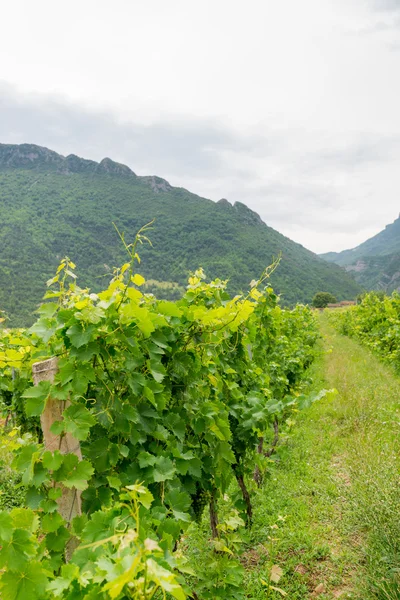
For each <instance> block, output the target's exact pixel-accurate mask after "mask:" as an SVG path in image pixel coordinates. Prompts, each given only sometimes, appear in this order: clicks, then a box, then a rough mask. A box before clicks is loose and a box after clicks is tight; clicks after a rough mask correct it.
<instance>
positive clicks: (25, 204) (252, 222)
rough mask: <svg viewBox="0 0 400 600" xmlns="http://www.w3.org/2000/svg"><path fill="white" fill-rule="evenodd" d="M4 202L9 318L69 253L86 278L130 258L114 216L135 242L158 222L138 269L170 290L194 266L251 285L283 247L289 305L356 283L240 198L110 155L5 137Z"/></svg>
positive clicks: (2, 294)
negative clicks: (93, 157) (217, 196)
mask: <svg viewBox="0 0 400 600" xmlns="http://www.w3.org/2000/svg"><path fill="white" fill-rule="evenodd" d="M0 208H1V222H0V308H2V309H3V310H6V312H7V313H8V314H9V315H10V316H11V323H13V324H22V323H23V324H25V323H28V322H30V321H31V320H32V311H33V310H34V308H35V306H36V305H37V303H38V302H39V301H40V299H41V297H42V295H43V292H44V289H45V281H46V280H47V279H48V278H49V277H51V276H52V274H53V273H54V271H55V268H56V267H57V264H58V262H59V260H60V259H61V258H62V257H63V256H64V255H68V256H69V257H70V258H71V259H72V260H74V262H76V263H77V265H78V269H77V273H78V276H79V283H80V284H81V285H85V286H90V287H92V288H93V289H96V288H99V287H100V286H101V285H102V284H103V282H102V277H103V276H105V275H108V276H109V274H110V272H111V271H112V268H113V267H114V266H116V265H119V264H121V263H122V262H124V261H125V256H124V252H123V250H122V247H121V243H120V241H119V239H118V236H117V234H116V232H115V229H114V227H113V225H112V222H115V223H116V224H117V226H118V228H119V229H120V230H121V231H123V232H125V235H126V238H127V239H128V240H129V239H132V237H133V236H134V234H135V233H136V231H137V230H138V229H139V228H140V227H141V226H142V225H144V224H145V223H147V222H149V221H151V220H152V219H156V220H155V223H154V229H153V231H151V233H150V237H151V241H152V243H153V248H150V247H146V246H143V247H141V248H140V254H141V257H142V264H141V272H142V274H143V275H144V276H145V277H146V278H147V279H151V280H156V281H161V282H175V289H174V288H173V285H172V284H169V285H168V286H164V287H167V288H173V289H172V292H174V291H175V292H176V289H178V290H179V286H176V284H179V285H180V286H182V285H184V284H185V282H186V278H187V275H188V272H189V271H191V270H194V269H196V268H197V267H198V266H202V267H203V268H204V269H205V271H206V273H207V274H208V276H209V277H220V278H223V279H227V278H229V280H230V288H231V291H235V292H236V291H240V290H242V289H247V286H248V284H249V282H250V281H251V279H253V278H255V277H258V276H259V275H260V273H261V272H262V271H263V269H264V268H265V267H266V266H267V265H268V264H270V263H271V261H272V258H273V257H274V256H275V257H276V256H277V255H278V254H279V253H280V252H282V261H281V264H280V266H279V268H278V270H277V271H276V273H274V275H273V277H272V284H273V285H274V286H275V288H276V290H277V291H278V292H280V293H282V294H283V300H284V301H285V302H286V303H295V302H308V301H310V300H311V298H312V296H313V295H314V293H315V292H317V291H319V290H324V291H329V292H332V293H334V294H335V295H337V296H338V298H339V299H345V298H346V299H348V298H352V297H354V296H355V295H356V294H357V293H358V292H359V290H360V288H359V286H358V285H357V284H356V283H355V281H354V280H353V279H352V278H351V277H350V276H348V275H346V273H345V272H344V270H343V269H341V268H339V267H338V266H336V265H332V264H328V263H327V262H326V261H324V260H322V259H320V258H319V257H318V256H317V255H316V254H314V253H312V252H310V251H308V250H306V249H305V248H304V247H303V246H301V245H299V244H296V243H294V242H292V241H291V240H289V239H288V238H286V237H284V236H283V235H281V234H280V233H278V232H277V231H275V230H274V229H272V228H271V227H268V226H267V225H265V223H263V222H262V221H261V219H260V217H259V216H258V215H257V214H256V213H254V212H253V211H251V210H250V209H249V208H247V207H246V206H245V205H244V204H241V203H240V202H236V203H235V204H234V205H233V206H232V205H231V204H230V203H229V202H228V201H226V200H221V201H219V202H217V203H214V202H212V201H211V200H206V199H204V198H200V197H199V196H196V195H195V194H192V193H190V192H188V191H187V190H185V189H182V188H173V187H171V186H170V185H169V184H168V183H167V182H166V181H165V180H163V179H161V178H159V177H138V176H136V175H135V174H134V173H133V172H132V171H131V170H130V169H129V168H128V167H126V166H124V165H120V164H118V163H115V162H113V161H111V160H110V159H107V158H106V159H104V160H103V161H101V162H100V163H96V162H94V161H89V160H84V159H81V158H79V157H77V156H74V155H70V156H68V157H66V158H64V157H62V156H60V155H59V154H57V153H55V152H52V151H50V150H47V149H46V148H42V147H39V146H34V145H31V144H22V145H20V146H13V145H5V144H0ZM164 293H171V290H170V289H166V290H165V289H164Z"/></svg>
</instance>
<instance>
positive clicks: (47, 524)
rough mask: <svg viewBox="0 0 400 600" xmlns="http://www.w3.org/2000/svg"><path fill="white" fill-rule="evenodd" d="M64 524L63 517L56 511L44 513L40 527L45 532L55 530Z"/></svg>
mask: <svg viewBox="0 0 400 600" xmlns="http://www.w3.org/2000/svg"><path fill="white" fill-rule="evenodd" d="M63 524H64V519H63V518H62V516H61V515H60V514H59V513H58V512H52V513H50V514H46V515H44V516H43V518H42V529H43V531H45V532H47V533H51V532H54V531H57V529H59V528H60V527H61V526H62V525H63Z"/></svg>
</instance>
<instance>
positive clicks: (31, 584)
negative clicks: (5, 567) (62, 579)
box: [0, 561, 48, 600]
mask: <svg viewBox="0 0 400 600" xmlns="http://www.w3.org/2000/svg"><path fill="white" fill-rule="evenodd" d="M47 581H48V580H47V576H46V573H45V571H44V569H43V568H42V567H41V565H40V563H39V562H37V561H30V562H29V563H27V564H25V565H24V567H23V568H22V569H21V570H20V571H18V573H13V572H11V571H6V572H5V573H3V574H2V576H1V579H0V590H1V598H2V600H41V599H42V598H45V597H46V596H45V594H46V586H47Z"/></svg>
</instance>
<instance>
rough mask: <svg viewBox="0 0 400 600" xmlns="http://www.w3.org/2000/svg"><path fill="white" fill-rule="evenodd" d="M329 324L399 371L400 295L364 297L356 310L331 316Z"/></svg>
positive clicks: (376, 293) (372, 294)
mask: <svg viewBox="0 0 400 600" xmlns="http://www.w3.org/2000/svg"><path fill="white" fill-rule="evenodd" d="M330 321H331V323H332V324H333V325H334V327H336V328H337V329H338V331H340V333H342V334H343V335H348V336H350V337H353V338H355V339H356V340H357V341H359V342H360V343H361V344H363V345H365V346H366V347H367V348H369V349H370V350H372V351H373V352H376V353H377V354H378V355H379V356H381V357H382V358H384V359H385V361H387V362H388V363H390V364H392V365H393V366H394V367H395V368H396V369H397V370H398V369H400V295H399V294H398V293H397V292H394V293H393V294H392V295H391V296H385V294H383V293H381V292H370V293H368V294H365V296H364V297H363V298H362V301H361V303H360V304H358V305H357V306H354V307H352V308H351V309H348V310H345V311H339V312H336V313H332V314H331V315H330Z"/></svg>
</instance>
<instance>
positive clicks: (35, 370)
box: [32, 358, 82, 562]
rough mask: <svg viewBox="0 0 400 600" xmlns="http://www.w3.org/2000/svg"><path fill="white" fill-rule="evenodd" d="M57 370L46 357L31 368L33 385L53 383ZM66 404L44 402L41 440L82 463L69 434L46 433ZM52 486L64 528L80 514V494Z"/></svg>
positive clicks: (70, 550) (73, 545)
mask: <svg viewBox="0 0 400 600" xmlns="http://www.w3.org/2000/svg"><path fill="white" fill-rule="evenodd" d="M57 370H58V360H57V358H49V359H48V360H44V361H42V362H38V363H34V364H33V365H32V374H33V383H34V384H35V385H37V384H38V383H39V382H40V381H51V382H53V381H54V377H55V375H56V373H57ZM69 404H70V402H69V401H65V400H53V399H52V398H49V399H48V400H47V403H46V408H45V409H44V411H43V413H42V415H41V417H40V422H41V426H42V431H43V441H44V446H45V448H46V450H50V451H51V452H54V451H55V450H59V451H60V452H61V454H69V453H72V454H76V456H77V457H78V458H79V460H82V453H81V447H80V444H79V441H78V440H77V439H76V438H74V437H73V436H72V435H71V434H70V433H65V434H63V435H55V434H54V433H52V431H50V428H51V426H52V424H53V423H54V422H55V421H62V418H63V417H62V415H63V412H64V410H65V409H66V408H67V406H69ZM53 485H54V487H59V488H60V489H61V491H62V495H61V496H60V498H58V499H57V504H58V510H59V513H60V515H61V516H62V517H63V518H64V519H65V521H66V522H67V526H68V525H69V523H70V522H71V520H72V519H73V518H74V517H76V516H78V515H81V514H82V508H81V492H80V491H79V490H77V489H75V488H72V489H70V488H66V487H64V486H63V485H62V484H60V483H55V482H54V484H53ZM77 545H78V544H77V540H76V538H72V539H71V540H70V541H69V542H68V544H67V547H66V550H65V558H66V561H67V562H68V561H69V559H70V558H71V555H72V553H73V551H74V550H75V548H76V546H77Z"/></svg>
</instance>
